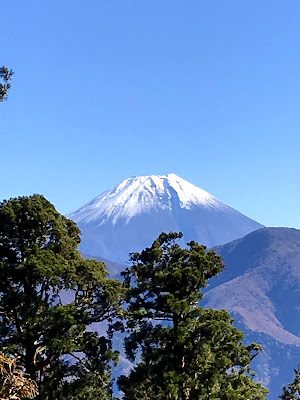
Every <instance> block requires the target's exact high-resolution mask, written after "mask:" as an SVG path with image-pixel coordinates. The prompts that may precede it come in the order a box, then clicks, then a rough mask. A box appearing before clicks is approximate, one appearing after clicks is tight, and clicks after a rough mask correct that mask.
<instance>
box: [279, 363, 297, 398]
mask: <svg viewBox="0 0 300 400" xmlns="http://www.w3.org/2000/svg"><path fill="white" fill-rule="evenodd" d="M294 372H295V379H294V380H293V382H292V383H290V384H289V386H288V387H285V386H284V387H283V390H282V391H283V394H282V395H280V396H279V398H280V399H283V400H298V399H300V364H299V365H298V368H297V369H294Z"/></svg>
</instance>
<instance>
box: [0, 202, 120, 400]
mask: <svg viewBox="0 0 300 400" xmlns="http://www.w3.org/2000/svg"><path fill="white" fill-rule="evenodd" d="M79 234H80V231H79V229H78V228H77V226H76V224H75V223H74V222H73V221H71V220H69V219H67V218H66V217H64V216H62V215H61V214H59V213H58V212H57V211H56V210H55V208H54V206H53V205H52V204H51V203H49V201H47V200H46V199H45V198H44V197H43V196H40V195H34V196H30V197H20V198H17V199H11V200H8V201H4V202H2V203H0V349H2V351H3V352H7V353H10V354H13V355H17V356H18V357H19V359H20V362H21V363H22V365H24V367H25V371H26V373H27V374H29V376H30V378H31V379H32V380H35V381H36V382H37V384H38V386H39V391H40V398H42V399H43V400H46V399H53V398H55V399H72V398H76V399H89V398H90V397H88V395H87V393H92V392H94V393H100V397H101V398H102V399H106V398H111V381H110V376H111V362H116V361H117V358H118V354H117V353H116V352H114V351H113V350H112V347H111V338H110V337H108V336H107V335H106V336H99V334H98V333H97V332H93V331H91V329H89V328H88V327H89V326H90V325H91V324H93V323H99V322H103V321H107V323H108V324H110V323H112V322H113V319H114V318H115V316H116V314H117V312H118V309H119V304H120V301H121V292H122V289H121V286H122V285H121V283H120V282H119V281H117V280H113V279H108V278H107V271H106V268H105V264H104V263H102V262H97V261H94V260H85V259H83V258H82V257H81V255H80V252H79V251H78V250H77V247H78V245H79V243H80V237H79ZM72 396H73V397H72ZM91 398H93V397H91ZM94 398H95V397H94Z"/></svg>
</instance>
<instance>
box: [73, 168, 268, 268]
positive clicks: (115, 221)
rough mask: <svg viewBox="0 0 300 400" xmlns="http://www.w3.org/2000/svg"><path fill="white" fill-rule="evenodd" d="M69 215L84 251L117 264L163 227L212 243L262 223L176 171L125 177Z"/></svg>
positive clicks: (151, 240) (235, 236) (232, 236)
mask: <svg viewBox="0 0 300 400" xmlns="http://www.w3.org/2000/svg"><path fill="white" fill-rule="evenodd" d="M68 217H69V218H70V219H72V220H74V221H75V222H76V223H77V224H78V226H79V228H80V229H81V231H82V244H81V250H82V251H83V252H84V253H87V254H92V255H95V256H101V257H105V258H108V259H110V260H113V261H117V262H120V263H125V262H126V261H127V260H128V257H129V253H130V252H133V251H140V250H142V249H143V248H145V247H146V246H149V245H151V243H152V242H153V240H154V239H155V238H156V237H157V236H158V235H159V234H160V233H161V232H163V231H165V232H169V231H181V232H183V233H184V240H185V242H188V241H189V240H196V241H198V242H199V243H201V244H205V245H207V246H208V247H213V246H215V245H220V244H224V243H227V242H229V241H231V240H234V239H237V238H240V237H242V236H244V235H246V234H247V233H250V232H252V231H254V230H256V229H258V228H261V227H262V225H261V224H259V223H257V222H256V221H253V220H252V219H250V218H248V217H246V216H244V215H243V214H241V213H240V212H238V211H236V210H234V209H233V208H231V207H229V206H227V205H225V204H223V203H222V202H220V201H219V200H217V199H216V198H215V197H214V196H212V195H211V194H209V193H207V192H205V191H204V190H202V189H200V188H198V187H196V186H194V185H192V184H191V183H189V182H187V181H185V180H184V179H182V178H180V177H179V176H177V175H175V174H168V175H151V176H140V177H131V178H128V179H125V180H124V181H123V182H121V183H120V184H119V185H118V186H115V187H114V188H113V189H111V190H108V191H106V192H104V193H102V194H101V195H99V196H98V197H96V198H95V199H93V200H92V201H90V202H89V203H87V204H86V205H84V206H83V207H81V208H79V209H78V210H77V211H75V212H72V213H70V214H68Z"/></svg>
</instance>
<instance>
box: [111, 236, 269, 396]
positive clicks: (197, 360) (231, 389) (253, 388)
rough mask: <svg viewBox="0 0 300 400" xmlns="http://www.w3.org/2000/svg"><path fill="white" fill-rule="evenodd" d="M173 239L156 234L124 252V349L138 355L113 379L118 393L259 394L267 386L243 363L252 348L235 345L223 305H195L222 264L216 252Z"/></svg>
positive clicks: (238, 340)
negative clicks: (127, 259) (147, 244)
mask: <svg viewBox="0 0 300 400" xmlns="http://www.w3.org/2000/svg"><path fill="white" fill-rule="evenodd" d="M181 237H182V234H177V233H170V234H166V233H163V234H161V235H160V236H159V237H158V239H157V240H156V241H155V242H154V243H153V245H152V247H151V248H147V249H146V250H144V251H142V252H141V253H134V254H132V257H131V259H132V266H131V267H130V268H128V269H127V270H126V271H125V272H124V273H123V275H124V279H125V286H126V287H127V289H128V291H127V298H126V300H127V325H128V329H129V330H130V335H129V336H128V337H127V338H126V339H125V348H126V352H127V355H128V356H129V358H130V359H131V360H134V359H135V358H136V356H137V355H138V356H140V358H141V361H140V363H139V364H138V365H137V366H136V367H135V368H134V369H133V371H132V372H131V373H130V375H129V376H128V377H125V376H122V377H121V378H120V379H119V381H118V384H119V387H120V389H121V390H122V391H123V392H124V393H125V397H124V399H125V400H129V399H130V400H131V399H136V400H139V399H142V400H146V399H170V400H188V399H190V400H196V399H197V400H208V399H209V400H212V399H218V400H219V399H221V400H223V399H224V400H225V399H226V400H227V399H231V400H241V399H249V400H254V399H255V400H256V399H265V395H266V393H267V390H266V389H264V388H263V387H262V386H261V385H260V384H259V383H256V382H254V381H253V379H252V371H251V369H250V363H251V361H252V359H253V357H255V356H256V355H257V353H258V352H259V351H260V346H259V345H257V344H255V343H253V344H251V345H249V346H245V345H244V344H243V338H244V337H243V333H242V332H240V331H239V330H238V329H236V328H235V327H233V326H232V322H233V320H232V318H231V317H230V315H229V314H228V313H227V312H226V311H225V310H212V309H208V310H204V309H202V308H200V307H199V306H198V302H199V300H201V298H203V292H202V290H203V288H204V287H205V286H207V283H206V281H207V279H209V278H211V277H213V276H215V275H217V274H218V273H219V272H221V271H222V270H223V269H224V267H225V266H224V264H223V262H222V259H221V257H220V256H218V255H217V254H216V253H215V252H214V251H212V250H210V251H206V248H205V246H200V245H199V244H198V243H196V242H191V243H188V248H187V249H182V248H180V246H179V245H178V244H177V239H180V238H181Z"/></svg>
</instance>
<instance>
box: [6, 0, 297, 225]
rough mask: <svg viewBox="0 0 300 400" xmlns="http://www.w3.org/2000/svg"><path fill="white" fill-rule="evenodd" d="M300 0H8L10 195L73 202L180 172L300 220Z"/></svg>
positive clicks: (253, 212) (255, 212) (236, 202)
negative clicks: (127, 182)
mask: <svg viewBox="0 0 300 400" xmlns="http://www.w3.org/2000/svg"><path fill="white" fill-rule="evenodd" d="M299 21H300V2H298V1H283V0H278V1H274V0H266V1H261V0H244V1H241V0H226V1H224V0H211V1H210V0H205V1H202V0H189V1H183V0H180V1H179V0H178V1H177V0H135V1H133V0H117V1H116V0H90V1H82V0H80V1H77V0H72V1H71V0H64V1H59V0H53V1H36V0H26V1H24V0H14V1H6V2H3V4H1V36H0V64H2V65H3V64H4V65H7V66H8V67H10V68H12V69H13V70H14V71H15V75H14V78H13V82H12V84H13V88H12V90H11V92H10V95H9V100H8V101H7V102H5V103H2V104H0V131H1V132H2V134H1V135H0V148H1V157H0V168H1V174H0V199H4V198H9V197H14V196H18V195H27V194H32V193H42V194H44V195H45V196H46V197H47V198H48V199H49V200H50V201H51V202H53V203H54V204H55V206H56V207H57V209H58V210H59V211H60V212H62V213H66V212H68V211H72V210H74V209H76V208H77V207H79V206H80V205H82V204H84V203H85V202H87V201H88V200H90V199H91V198H93V197H95V196H96V195H98V194H100V193H101V192H103V191H104V190H106V189H109V188H110V187H112V186H114V185H115V184H117V183H119V182H120V181H121V180H123V179H124V178H126V177H128V176H132V175H148V174H165V173H169V172H174V173H176V174H178V175H179V176H181V177H182V178H184V179H187V180H189V181H190V182H192V183H193V184H195V185H197V186H200V187H202V188H203V189H205V190H207V191H208V192H210V193H212V194H213V195H215V196H216V197H217V198H219V199H220V200H221V201H223V202H225V203H227V204H229V205H231V206H232V207H234V208H236V209H238V210H239V211H241V212H243V213H244V214H246V215H248V216H249V217H251V218H253V219H256V220H257V221H259V222H261V223H263V224H265V225H268V226H289V227H295V228H300V211H299V198H300V184H299V175H300V156H299V150H300V25H299Z"/></svg>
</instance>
